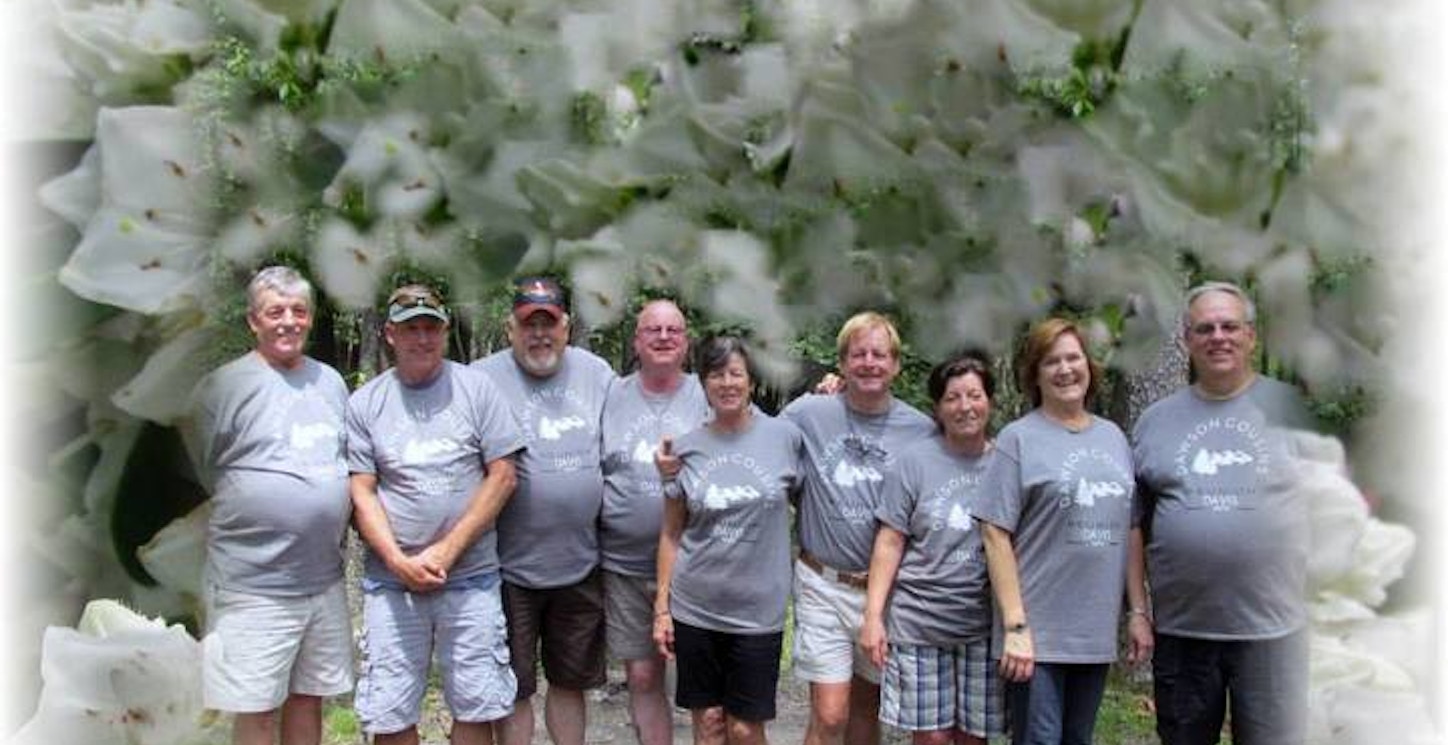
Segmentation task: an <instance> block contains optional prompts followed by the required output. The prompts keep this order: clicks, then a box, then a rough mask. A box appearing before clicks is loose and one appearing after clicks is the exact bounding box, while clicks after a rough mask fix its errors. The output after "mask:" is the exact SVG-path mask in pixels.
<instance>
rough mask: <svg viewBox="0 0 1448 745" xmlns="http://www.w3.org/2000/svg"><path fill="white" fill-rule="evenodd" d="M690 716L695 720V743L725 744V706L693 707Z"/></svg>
mask: <svg viewBox="0 0 1448 745" xmlns="http://www.w3.org/2000/svg"><path fill="white" fill-rule="evenodd" d="M689 717H690V718H691V719H692V720H693V722H694V745H724V741H725V738H726V735H725V731H724V707H722V706H711V707H709V708H707V709H693V710H692V711H690V712H689Z"/></svg>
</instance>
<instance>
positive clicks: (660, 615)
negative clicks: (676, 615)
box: [654, 610, 669, 618]
mask: <svg viewBox="0 0 1448 745" xmlns="http://www.w3.org/2000/svg"><path fill="white" fill-rule="evenodd" d="M667 615H669V612H668V611H666V610H659V611H654V618H663V617H664V616H667Z"/></svg>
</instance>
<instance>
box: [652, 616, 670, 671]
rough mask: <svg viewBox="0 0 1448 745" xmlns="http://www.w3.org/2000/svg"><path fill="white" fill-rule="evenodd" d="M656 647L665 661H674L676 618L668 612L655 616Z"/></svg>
mask: <svg viewBox="0 0 1448 745" xmlns="http://www.w3.org/2000/svg"><path fill="white" fill-rule="evenodd" d="M654 645H655V646H657V647H658V648H659V654H660V655H661V656H663V658H664V659H666V660H672V659H674V617H673V616H671V615H669V612H668V611H666V610H665V611H659V612H657V613H655V614H654Z"/></svg>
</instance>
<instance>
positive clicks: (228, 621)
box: [201, 581, 352, 713]
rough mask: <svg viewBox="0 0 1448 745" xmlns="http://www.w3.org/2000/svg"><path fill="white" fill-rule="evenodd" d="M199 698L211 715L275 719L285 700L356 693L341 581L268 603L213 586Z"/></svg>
mask: <svg viewBox="0 0 1448 745" xmlns="http://www.w3.org/2000/svg"><path fill="white" fill-rule="evenodd" d="M206 623H207V633H206V638H205V639H204V640H203V641H202V645H201V649H202V660H203V662H202V698H203V700H204V702H205V704H206V707H207V708H209V709H217V710H219V711H226V712H232V713H257V712H265V711H272V710H274V709H276V708H277V707H279V706H281V705H282V703H283V702H284V701H286V698H287V695H288V694H292V693H299V694H303V695H309V696H337V695H341V694H343V693H347V692H349V691H351V690H352V621H351V618H350V616H349V614H348V612H347V595H346V593H345V592H344V591H343V589H342V583H341V582H340V581H339V582H337V583H336V584H334V585H332V586H331V587H330V588H328V589H326V590H324V591H322V592H319V593H317V594H316V595H296V596H281V597H278V596H269V595H253V594H251V593H247V592H238V591H236V590H227V589H223V588H221V587H217V586H215V585H208V587H207V592H206Z"/></svg>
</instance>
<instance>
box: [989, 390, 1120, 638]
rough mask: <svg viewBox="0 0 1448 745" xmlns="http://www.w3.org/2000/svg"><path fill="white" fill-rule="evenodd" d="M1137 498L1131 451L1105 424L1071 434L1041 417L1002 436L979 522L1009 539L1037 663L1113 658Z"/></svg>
mask: <svg viewBox="0 0 1448 745" xmlns="http://www.w3.org/2000/svg"><path fill="white" fill-rule="evenodd" d="M1134 491H1135V479H1134V478H1133V476H1132V470H1131V448H1130V446H1129V445H1128V444H1127V442H1126V436H1125V435H1123V434H1122V433H1121V430H1120V429H1119V428H1117V426H1116V425H1115V424H1112V423H1111V422H1109V421H1107V420H1105V419H1102V418H1100V417H1092V421H1091V424H1090V426H1088V427H1086V429H1084V430H1082V431H1080V432H1072V431H1071V430H1068V429H1066V427H1064V426H1062V425H1061V424H1060V423H1058V422H1056V421H1054V420H1052V419H1050V418H1048V417H1047V416H1046V415H1044V414H1042V413H1041V412H1040V411H1039V410H1036V411H1032V412H1030V413H1028V414H1026V415H1025V416H1023V417H1021V418H1020V419H1017V420H1016V421H1014V422H1011V423H1010V424H1009V425H1007V426H1006V427H1005V429H1003V430H1001V433H1000V437H999V438H998V439H997V441H996V457H995V459H994V460H993V461H992V462H991V464H990V467H989V468H988V469H986V476H985V481H984V482H983V483H982V484H981V487H980V502H979V505H978V508H977V510H976V518H977V519H979V520H981V521H983V522H988V523H991V524H993V525H997V526H999V527H1001V528H1003V529H1005V530H1007V531H1010V532H1011V533H1012V534H1013V536H1012V537H1013V543H1014V546H1015V553H1016V561H1017V564H1018V567H1019V571H1020V582H1021V599H1022V601H1023V602H1024V603H1025V608H1026V619H1027V623H1028V624H1029V625H1030V628H1031V635H1032V641H1033V642H1034V643H1035V652H1036V659H1037V660H1038V661H1040V662H1066V663H1070V662H1078V663H1101V662H1111V661H1112V660H1114V659H1116V628H1117V622H1118V621H1119V618H1118V617H1119V615H1120V611H1121V599H1122V595H1123V591H1124V590H1125V586H1126V548H1127V540H1126V539H1127V532H1128V530H1129V529H1130V525H1131V501H1132V493H1133V492H1134Z"/></svg>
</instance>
